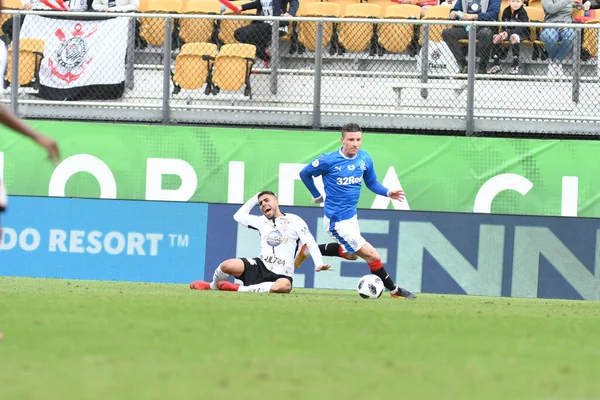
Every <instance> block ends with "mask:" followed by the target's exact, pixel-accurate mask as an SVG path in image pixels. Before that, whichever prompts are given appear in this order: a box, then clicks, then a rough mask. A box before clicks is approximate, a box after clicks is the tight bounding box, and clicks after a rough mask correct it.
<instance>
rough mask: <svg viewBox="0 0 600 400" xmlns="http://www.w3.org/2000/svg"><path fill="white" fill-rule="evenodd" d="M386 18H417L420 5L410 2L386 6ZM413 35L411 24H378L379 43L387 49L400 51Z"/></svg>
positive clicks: (419, 14) (406, 46) (419, 13)
mask: <svg viewBox="0 0 600 400" xmlns="http://www.w3.org/2000/svg"><path fill="white" fill-rule="evenodd" d="M384 17H385V18H386V19H419V18H421V7H419V6H416V5H412V4H397V5H393V6H388V7H387V8H386V11H385V15H384ZM413 35H414V25H411V24H379V44H380V45H381V46H383V48H384V49H385V50H387V51H390V52H393V53H401V52H403V51H404V50H406V49H407V48H408V46H409V44H410V42H411V40H412V38H413Z"/></svg>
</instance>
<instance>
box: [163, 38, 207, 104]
mask: <svg viewBox="0 0 600 400" xmlns="http://www.w3.org/2000/svg"><path fill="white" fill-rule="evenodd" d="M216 56H217V45H216V44H213V43H186V44H184V45H183V46H182V47H181V52H180V53H179V54H178V55H177V58H176V59H175V74H173V85H174V90H173V94H177V93H179V91H180V90H181V89H187V90H196V89H200V88H201V87H202V86H204V84H206V89H205V90H204V94H209V93H211V92H212V91H213V84H212V68H213V64H214V62H215V57H216Z"/></svg>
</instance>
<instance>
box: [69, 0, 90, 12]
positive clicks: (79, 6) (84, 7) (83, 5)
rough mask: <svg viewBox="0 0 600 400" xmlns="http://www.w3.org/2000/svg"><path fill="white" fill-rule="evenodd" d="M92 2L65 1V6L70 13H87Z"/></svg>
mask: <svg viewBox="0 0 600 400" xmlns="http://www.w3.org/2000/svg"><path fill="white" fill-rule="evenodd" d="M91 2H92V0H65V4H66V5H67V7H69V9H70V10H71V11H78V12H82V11H88V10H89V9H90V3H91Z"/></svg>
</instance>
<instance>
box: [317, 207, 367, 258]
mask: <svg viewBox="0 0 600 400" xmlns="http://www.w3.org/2000/svg"><path fill="white" fill-rule="evenodd" d="M323 225H324V227H325V231H327V233H328V234H329V236H331V238H332V239H333V240H335V241H336V242H338V243H339V244H340V245H341V246H342V248H343V249H344V252H348V253H350V254H354V253H356V252H357V251H358V250H360V248H361V247H362V246H363V245H364V244H365V243H366V242H367V241H366V240H365V238H363V237H362V236H361V234H360V229H359V228H358V218H357V217H356V215H355V216H354V217H352V218H350V219H346V220H344V221H340V222H332V221H330V220H329V218H327V217H326V216H324V217H323Z"/></svg>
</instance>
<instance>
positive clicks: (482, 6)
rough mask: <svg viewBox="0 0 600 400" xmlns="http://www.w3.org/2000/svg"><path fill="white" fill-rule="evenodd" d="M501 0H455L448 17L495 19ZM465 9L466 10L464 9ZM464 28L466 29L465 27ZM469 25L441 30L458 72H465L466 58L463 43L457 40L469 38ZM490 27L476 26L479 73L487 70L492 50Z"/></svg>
mask: <svg viewBox="0 0 600 400" xmlns="http://www.w3.org/2000/svg"><path fill="white" fill-rule="evenodd" d="M500 3H501V0H457V1H456V3H455V4H454V7H453V8H452V11H450V15H449V19H456V20H463V21H471V20H475V21H477V20H479V21H497V20H498V14H499V13H500ZM465 10H466V11H465ZM465 28H466V29H465ZM468 28H469V27H464V26H457V27H454V28H449V29H445V30H443V31H442V38H443V39H444V42H446V44H448V47H449V48H450V51H452V54H453V55H454V58H456V61H457V62H458V66H459V68H460V70H459V71H460V73H463V74H464V73H466V72H467V65H468V63H467V59H466V57H465V53H464V51H463V45H462V44H460V43H459V42H458V41H459V40H461V39H468V38H469V32H468ZM492 36H493V32H492V28H489V27H487V26H479V27H477V42H478V43H477V49H476V50H477V52H478V53H479V68H478V70H477V72H478V73H480V74H485V73H486V72H487V65H488V61H489V58H490V52H491V50H492Z"/></svg>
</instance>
